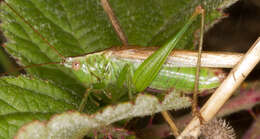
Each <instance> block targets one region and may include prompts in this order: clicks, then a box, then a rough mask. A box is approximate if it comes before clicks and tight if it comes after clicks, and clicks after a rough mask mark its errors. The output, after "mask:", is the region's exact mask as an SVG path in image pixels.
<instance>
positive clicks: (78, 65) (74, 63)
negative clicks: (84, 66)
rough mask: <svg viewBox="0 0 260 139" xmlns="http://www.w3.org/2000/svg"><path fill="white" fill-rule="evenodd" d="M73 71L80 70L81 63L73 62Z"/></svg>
mask: <svg viewBox="0 0 260 139" xmlns="http://www.w3.org/2000/svg"><path fill="white" fill-rule="evenodd" d="M72 69H74V70H79V69H80V62H79V61H74V62H72Z"/></svg>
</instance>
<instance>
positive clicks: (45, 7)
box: [1, 0, 235, 95]
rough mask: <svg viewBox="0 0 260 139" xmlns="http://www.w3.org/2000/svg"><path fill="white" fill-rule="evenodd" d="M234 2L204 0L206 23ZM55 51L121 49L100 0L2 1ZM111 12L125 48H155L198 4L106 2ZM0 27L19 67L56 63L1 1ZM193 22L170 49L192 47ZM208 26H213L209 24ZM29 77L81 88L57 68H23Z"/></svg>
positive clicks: (73, 52) (171, 0)
mask: <svg viewBox="0 0 260 139" xmlns="http://www.w3.org/2000/svg"><path fill="white" fill-rule="evenodd" d="M234 1H235V0H225V1H224V0H205V1H204V4H203V5H204V7H205V9H206V11H207V16H206V21H207V24H208V25H209V26H210V25H211V22H212V21H215V20H216V19H220V18H221V16H222V9H223V7H226V6H228V5H229V4H230V3H233V2H234ZM6 2H7V3H9V5H10V6H11V7H12V8H13V9H14V10H16V11H17V13H19V15H21V16H22V17H23V18H24V20H26V21H27V22H28V23H29V24H31V25H32V26H33V27H34V28H35V29H36V30H37V31H38V32H39V33H40V34H41V35H42V36H43V37H44V38H46V40H48V42H49V43H50V44H52V45H53V46H55V48H56V49H57V51H58V52H59V53H61V54H62V55H64V56H65V57H67V56H78V55H82V54H86V53H90V52H94V51H97V50H103V49H105V48H109V47H112V46H119V45H121V43H120V41H119V39H118V37H117V35H116V33H115V31H114V30H113V27H112V25H111V24H110V21H109V19H108V17H107V15H106V13H105V12H104V10H103V8H102V6H101V3H100V0H87V1H86V0H60V1H55V0H45V1H41V0H6ZM109 2H110V5H111V7H112V9H113V10H114V12H115V15H116V17H117V18H118V21H119V23H120V24H121V27H122V30H123V31H124V32H125V34H126V37H127V38H128V40H129V44H130V45H138V46H154V45H157V46H160V45H162V44H163V43H164V42H165V41H166V40H168V39H169V38H171V37H172V36H174V35H175V34H176V32H177V31H179V30H180V29H181V28H182V26H183V24H184V23H186V21H187V20H188V18H189V17H190V15H191V14H192V12H193V11H194V8H195V7H196V6H198V5H199V4H200V1H194V0H185V1H180V0H125V1H120V0H112V1H109ZM1 10H2V11H1V20H2V22H3V23H2V26H1V28H2V29H3V31H4V34H5V36H6V37H7V39H8V42H7V43H6V44H5V46H6V47H5V48H6V50H7V51H8V52H9V53H10V54H11V55H12V56H13V57H15V58H16V59H18V62H19V64H21V65H32V64H40V63H48V62H54V61H55V62H57V61H61V57H59V56H58V55H57V53H56V52H55V51H54V50H53V49H51V48H50V47H49V46H48V45H47V44H46V43H45V42H44V41H43V40H42V39H41V38H40V37H39V35H37V33H35V32H34V31H33V30H32V29H31V28H30V26H29V25H28V24H26V23H24V21H23V20H22V19H21V18H20V17H18V16H17V15H16V14H15V13H14V12H13V11H11V10H10V8H8V7H7V6H6V5H5V4H4V3H3V2H2V3H1ZM198 22H199V20H198V21H197V22H196V23H195V24H193V26H192V27H191V28H190V29H189V30H188V31H187V33H185V35H184V37H183V38H182V39H181V41H180V43H179V44H178V45H177V46H176V48H187V49H191V48H193V44H192V42H193V40H194V38H193V36H194V33H193V32H194V31H195V30H196V29H197V28H198V26H199V24H198ZM212 23H213V22H212ZM26 71H27V72H28V73H30V74H31V75H35V76H38V77H40V78H43V79H48V80H52V81H54V82H55V83H57V84H59V85H60V86H62V87H64V88H67V89H71V90H73V91H75V92H77V93H79V94H80V95H82V94H83V93H84V91H85V88H84V85H82V83H81V82H79V81H78V79H76V77H75V76H74V75H73V74H71V72H70V70H68V69H65V68H63V67H62V66H57V65H56V66H55V65H49V66H38V67H37V66H36V67H34V68H27V69H26Z"/></svg>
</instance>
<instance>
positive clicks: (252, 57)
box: [178, 37, 260, 139]
mask: <svg viewBox="0 0 260 139" xmlns="http://www.w3.org/2000/svg"><path fill="white" fill-rule="evenodd" d="M259 61H260V37H259V38H258V39H257V40H256V42H255V43H254V44H253V45H252V47H251V48H250V49H249V50H248V52H247V53H246V54H245V56H244V57H243V59H242V60H241V61H240V62H239V63H238V64H237V65H236V66H235V68H233V70H232V71H231V72H230V73H229V75H228V77H227V78H226V79H225V80H224V81H223V83H222V84H221V85H220V86H219V88H218V89H217V90H216V91H215V93H214V94H213V95H212V96H211V97H210V98H209V100H208V101H207V102H206V104H204V106H203V107H202V109H201V110H200V113H201V116H202V117H203V119H204V120H205V121H206V122H207V121H210V120H211V119H212V118H213V117H214V116H215V115H216V113H217V112H218V111H219V109H220V108H221V107H222V106H223V105H224V103H225V102H226V101H227V100H228V99H229V97H230V96H231V95H232V94H233V92H234V91H235V90H236V89H237V88H238V87H239V85H240V84H241V83H242V82H243V81H244V79H245V78H246V76H248V74H249V73H250V72H251V71H252V70H253V68H254V67H255V66H256V64H257V63H258V62H259ZM199 132H200V121H199V119H198V118H197V117H194V118H193V120H192V121H191V122H190V123H189V124H188V126H186V128H185V130H184V131H183V132H182V133H181V135H180V136H179V137H178V139H181V138H184V137H187V136H192V137H195V138H196V137H198V136H199Z"/></svg>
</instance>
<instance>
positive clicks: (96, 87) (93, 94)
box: [78, 83, 106, 112]
mask: <svg viewBox="0 0 260 139" xmlns="http://www.w3.org/2000/svg"><path fill="white" fill-rule="evenodd" d="M103 87H104V84H103V83H97V84H93V85H91V87H89V88H87V89H86V91H85V93H84V95H83V98H82V100H81V102H80V105H79V108H78V111H79V112H83V111H84V108H85V106H86V105H87V104H89V102H90V103H92V104H94V105H96V106H97V107H98V106H99V105H100V104H99V102H98V101H100V100H101V99H102V98H101V97H100V96H99V94H101V93H102V92H104V90H103ZM104 94H106V93H104Z"/></svg>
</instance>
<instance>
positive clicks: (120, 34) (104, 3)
mask: <svg viewBox="0 0 260 139" xmlns="http://www.w3.org/2000/svg"><path fill="white" fill-rule="evenodd" d="M101 4H102V7H103V9H104V11H105V12H106V13H107V15H108V17H109V20H110V21H111V23H112V25H113V27H114V29H115V31H116V33H117V35H118V37H119V38H120V40H121V42H122V43H123V45H124V46H128V40H127V37H126V35H125V34H124V32H123V30H122V29H121V27H120V24H119V22H118V20H117V18H116V16H115V14H114V12H113V10H112V8H111V6H110V5H109V2H108V0H101Z"/></svg>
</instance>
